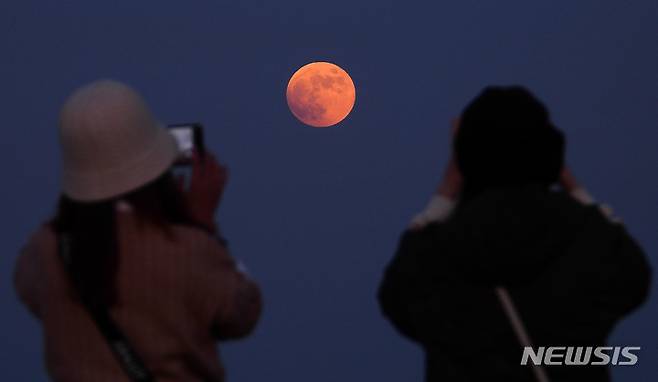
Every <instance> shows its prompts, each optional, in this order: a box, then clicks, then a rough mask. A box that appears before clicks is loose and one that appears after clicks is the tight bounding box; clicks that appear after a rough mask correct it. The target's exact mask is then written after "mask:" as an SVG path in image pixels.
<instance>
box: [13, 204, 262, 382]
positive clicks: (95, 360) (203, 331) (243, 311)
mask: <svg viewBox="0 0 658 382" xmlns="http://www.w3.org/2000/svg"><path fill="white" fill-rule="evenodd" d="M117 219H118V223H117V224H118V229H117V235H118V242H119V256H120V268H119V273H118V284H117V285H118V296H119V303H118V304H117V305H116V306H115V307H113V308H112V309H111V314H112V316H113V317H114V320H115V321H116V322H117V324H118V325H119V326H120V328H121V329H122V331H123V332H124V334H125V335H126V337H128V338H129V340H130V342H131V343H132V344H133V346H134V347H135V348H136V351H137V352H138V354H139V355H140V356H141V357H142V358H143V359H144V362H145V363H146V366H147V367H148V368H149V369H150V370H151V372H152V373H153V374H154V375H155V377H156V379H157V380H158V381H161V382H168V381H172V382H173V381H186V382H187V381H223V380H224V370H223V368H222V365H221V363H220V361H219V357H218V351H217V344H216V342H217V340H219V339H228V338H239V337H243V336H246V335H247V334H249V333H250V332H251V330H252V329H253V328H254V326H255V325H256V322H257V320H258V317H259V315H260V310H261V298H260V292H259V290H258V287H257V286H256V284H255V283H253V282H252V281H250V280H249V279H248V278H246V277H245V275H244V274H243V273H241V272H240V271H238V270H237V268H236V264H235V262H234V260H233V259H232V258H231V257H230V256H229V255H228V253H227V251H226V248H224V247H223V246H222V245H221V244H220V243H219V242H218V241H217V240H216V239H214V238H213V237H211V236H210V235H208V234H206V233H205V232H203V231H201V230H198V229H195V228H191V227H186V226H179V225H176V226H172V227H171V235H170V236H167V235H166V234H165V233H164V231H163V230H162V229H159V228H157V227H154V226H151V225H149V224H147V223H145V222H142V221H141V220H139V219H138V218H137V217H136V216H134V214H133V213H131V212H122V213H118V217H117ZM56 248H57V246H56V237H55V234H54V233H53V231H52V230H51V228H50V227H49V226H47V225H46V226H43V227H42V228H41V229H40V230H38V231H37V232H36V233H35V234H34V235H33V236H32V237H31V238H30V239H29V241H28V243H27V245H26V246H25V247H24V249H23V251H22V253H21V255H20V257H19V259H18V262H17V265H16V270H15V279H14V281H15V287H16V290H17V292H18V294H19V296H20V298H21V300H22V301H23V302H24V303H25V304H26V305H27V307H28V308H29V309H30V311H31V312H32V313H33V314H34V315H35V316H36V317H37V318H38V319H39V320H40V321H41V323H42V325H43V333H44V338H45V342H44V346H45V359H46V367H47V370H48V373H49V374H50V376H51V378H52V379H53V380H55V381H61V382H89V381H94V382H103V381H112V382H117V381H127V380H128V379H127V378H126V377H125V375H124V373H123V371H122V369H121V368H120V366H119V364H118V362H117V361H116V360H115V358H114V356H113V355H112V353H111V352H110V350H109V347H108V345H107V344H106V342H105V340H104V338H103V337H102V335H101V334H100V333H99V332H98V330H97V329H96V327H95V326H94V323H93V322H92V321H91V319H90V317H89V316H88V314H87V312H86V311H85V310H84V308H83V307H82V306H81V305H80V304H79V303H77V302H76V300H75V298H74V297H73V296H74V292H73V291H72V290H71V285H70V284H69V282H68V279H67V276H66V274H65V272H64V268H63V266H62V264H61V262H60V259H59V257H58V255H57V252H56ZM89 255H90V256H93V253H90V254H89Z"/></svg>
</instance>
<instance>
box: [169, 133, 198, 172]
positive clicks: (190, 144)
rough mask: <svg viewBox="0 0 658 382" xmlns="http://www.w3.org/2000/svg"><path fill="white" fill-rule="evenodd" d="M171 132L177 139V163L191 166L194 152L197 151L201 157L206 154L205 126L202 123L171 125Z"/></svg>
mask: <svg viewBox="0 0 658 382" xmlns="http://www.w3.org/2000/svg"><path fill="white" fill-rule="evenodd" d="M168 128H169V132H171V134H172V135H173V136H174V138H175V139H176V143H177V145H178V151H179V153H180V154H179V158H178V160H177V163H180V164H188V165H189V164H191V163H192V152H193V151H196V152H197V153H199V155H200V156H201V157H203V154H204V152H205V147H204V143H203V125H202V124H200V123H180V124H175V125H169V126H168Z"/></svg>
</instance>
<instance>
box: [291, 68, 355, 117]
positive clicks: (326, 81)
mask: <svg viewBox="0 0 658 382" xmlns="http://www.w3.org/2000/svg"><path fill="white" fill-rule="evenodd" d="M286 99H287V100H288V107H290V111H291V112H292V114H293V115H294V116H295V117H297V119H299V120H300V121H302V122H303V123H305V124H307V125H310V126H313V127H329V126H333V125H335V124H337V123H339V122H340V121H342V120H343V119H345V117H347V115H348V114H349V113H350V111H352V108H353V107H354V101H355V100H356V90H355V89H354V82H352V78H350V75H349V74H347V72H346V71H344V70H343V69H341V68H340V67H339V66H337V65H334V64H332V63H329V62H312V63H310V64H308V65H304V66H302V67H301V68H299V70H297V71H296V72H295V74H293V75H292V77H291V78H290V81H289V82H288V89H287V90H286Z"/></svg>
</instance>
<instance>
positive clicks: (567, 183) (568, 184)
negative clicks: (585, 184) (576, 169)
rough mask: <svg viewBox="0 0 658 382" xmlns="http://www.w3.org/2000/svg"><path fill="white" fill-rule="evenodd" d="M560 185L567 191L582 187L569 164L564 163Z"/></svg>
mask: <svg viewBox="0 0 658 382" xmlns="http://www.w3.org/2000/svg"><path fill="white" fill-rule="evenodd" d="M560 186H562V188H563V189H564V190H565V191H566V192H573V191H574V190H576V189H578V188H580V183H578V180H576V177H575V176H574V175H573V173H572V172H571V169H570V168H569V167H567V165H564V167H562V171H560Z"/></svg>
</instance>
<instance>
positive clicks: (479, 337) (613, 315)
mask: <svg viewBox="0 0 658 382" xmlns="http://www.w3.org/2000/svg"><path fill="white" fill-rule="evenodd" d="M649 282H650V270H649V266H648V265H647V262H646V260H645V256H644V254H643V252H642V250H641V249H640V248H639V247H638V245H637V244H636V243H635V242H634V241H633V239H632V238H631V237H630V236H629V234H628V233H627V232H626V230H625V229H624V227H623V226H622V225H621V224H616V223H612V222H610V221H609V220H608V219H607V218H606V217H605V216H604V215H603V214H602V213H601V212H600V210H599V209H598V208H597V207H596V206H585V205H582V204H580V203H579V202H577V201H575V200H573V199H572V198H570V197H569V196H567V195H566V194H564V193H561V192H555V191H550V190H547V189H545V188H539V187H531V186H527V187H508V188H499V189H494V190H489V191H486V192H485V193H483V194H482V195H480V196H479V197H477V198H475V199H473V200H471V201H469V202H465V203H461V204H460V205H459V206H458V207H457V209H456V211H455V212H454V213H453V214H452V216H451V217H450V218H449V219H448V220H447V221H445V222H442V223H434V224H431V225H429V226H427V227H426V228H424V229H422V230H419V231H407V232H405V233H404V234H403V236H402V239H401V240H400V244H399V248H398V251H397V253H396V255H395V258H394V259H393V261H392V262H391V264H390V265H389V266H388V268H387V269H386V272H385V276H384V280H383V281H382V284H381V286H380V290H379V301H380V304H381V307H382V310H383V312H384V314H385V315H386V316H387V317H388V318H389V319H390V320H391V322H392V323H393V325H394V326H395V327H396V328H397V329H398V330H399V331H400V332H401V333H402V334H403V335H405V336H407V337H408V338H410V339H412V340H414V341H416V342H418V343H419V344H421V345H422V346H423V347H424V349H425V350H426V354H427V359H426V367H427V371H426V375H427V381H485V380H486V381H507V382H515V381H534V379H533V376H532V372H531V366H521V365H520V361H521V356H522V351H523V347H522V345H520V344H519V342H518V341H517V338H516V336H515V334H514V332H513V330H512V327H511V325H510V323H509V321H508V320H507V318H506V316H505V314H504V312H503V310H502V308H501V306H500V303H499V301H498V299H497V297H496V295H495V294H494V288H495V287H496V286H504V287H506V288H507V289H508V290H509V293H510V295H511V297H512V299H513V300H514V302H515V304H516V306H517V309H518V311H519V314H520V316H521V318H522V319H523V321H524V323H525V326H526V328H527V330H528V332H529V334H530V337H531V339H532V340H533V345H534V346H535V347H538V346H601V345H603V344H605V341H606V338H607V337H608V335H609V333H610V332H611V330H612V329H613V327H614V326H615V324H616V323H617V322H618V321H619V319H621V318H622V317H623V316H624V315H626V314H628V313H629V312H630V311H632V310H633V309H634V308H636V307H637V306H638V305H640V304H641V303H642V302H643V301H644V300H645V299H646V297H647V293H648V289H649ZM630 345H632V344H630ZM547 371H548V374H549V376H550V377H552V378H553V379H554V380H559V381H588V382H595V381H597V382H598V381H607V380H609V376H608V369H607V368H606V367H594V366H561V367H557V366H550V367H548V368H547Z"/></svg>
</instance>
